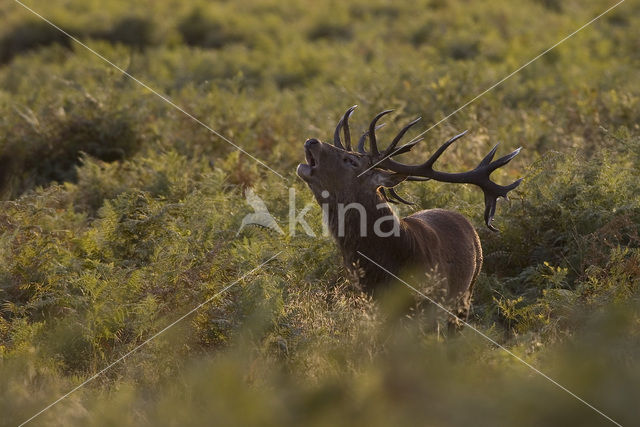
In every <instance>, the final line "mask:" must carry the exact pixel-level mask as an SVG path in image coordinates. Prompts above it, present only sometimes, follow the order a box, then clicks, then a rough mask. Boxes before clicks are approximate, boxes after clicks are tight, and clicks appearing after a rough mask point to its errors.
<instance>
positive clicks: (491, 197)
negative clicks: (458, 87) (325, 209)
mask: <svg viewBox="0 0 640 427" xmlns="http://www.w3.org/2000/svg"><path fill="white" fill-rule="evenodd" d="M355 108H356V106H353V107H351V108H349V109H348V110H347V111H346V112H345V114H344V115H343V116H342V118H341V119H340V121H339V122H338V125H337V126H336V129H335V133H334V138H333V145H330V144H327V143H324V142H320V141H319V140H317V139H315V138H312V139H308V140H307V141H306V142H305V144H304V148H305V156H306V160H307V163H306V164H300V165H299V166H298V170H297V173H298V176H300V178H302V179H303V180H304V181H305V182H306V183H307V185H308V186H309V187H310V188H311V191H312V192H313V194H314V196H315V197H316V199H317V200H318V201H319V202H324V201H327V200H331V199H333V200H336V201H339V202H343V203H351V202H362V201H363V200H364V199H371V198H372V197H373V198H376V199H377V198H382V199H383V200H385V201H388V202H391V203H397V202H401V203H406V204H411V203H410V202H407V201H406V200H404V199H403V198H402V197H400V196H399V195H398V194H397V193H396V192H395V190H394V188H393V187H395V186H396V185H398V184H400V183H401V182H403V181H428V180H434V181H440V182H451V183H458V184H474V185H476V186H478V187H480V188H481V189H482V191H483V192H484V196H485V211H484V219H485V223H486V225H487V227H488V228H489V229H491V230H492V231H497V229H496V228H495V227H494V226H493V225H492V221H493V217H494V215H495V211H496V203H497V199H498V198H499V197H504V198H507V194H508V192H509V191H511V190H513V189H514V188H516V187H517V186H518V185H519V184H520V182H521V181H522V179H518V180H517V181H515V182H513V183H511V184H509V185H505V186H503V185H498V184H496V183H495V182H493V181H491V180H490V178H489V177H490V175H491V173H492V172H493V171H495V170H496V169H498V168H499V167H501V166H504V165H506V164H507V163H509V162H510V161H511V159H513V158H514V157H515V156H516V155H517V154H518V153H519V152H520V148H518V149H517V150H515V151H513V152H511V153H509V154H507V155H506V156H504V157H501V158H499V159H498V160H495V161H492V160H493V157H494V155H495V152H496V150H497V148H498V145H497V144H496V146H495V147H493V149H492V150H491V151H490V152H489V153H488V154H487V155H486V156H485V157H484V158H483V159H482V160H481V161H480V163H478V166H476V167H475V168H474V169H472V170H470V171H467V172H459V173H448V172H440V171H437V170H434V169H433V164H434V163H435V161H436V160H437V159H438V158H439V157H440V156H441V155H442V153H443V152H444V151H445V150H446V149H447V148H448V147H449V146H450V145H451V144H453V143H454V142H455V141H456V140H458V139H460V138H461V137H463V136H464V135H465V134H466V131H465V132H463V133H461V134H459V135H456V136H454V137H453V138H451V139H450V140H448V141H447V142H445V143H444V144H443V145H442V146H441V147H440V148H439V149H438V150H436V152H435V153H433V155H432V156H431V157H430V158H429V159H428V160H427V161H426V162H424V163H421V164H417V165H408V164H404V163H400V162H397V161H395V160H393V159H392V157H394V156H397V155H399V154H403V153H407V152H409V151H411V149H412V148H413V147H414V146H415V145H416V144H417V143H418V142H420V141H421V140H422V139H416V140H413V141H410V142H409V143H407V144H405V145H401V146H399V147H397V145H398V143H399V142H400V140H401V139H402V137H403V136H404V134H405V133H406V132H407V131H408V130H409V129H410V128H411V127H412V126H414V125H415V124H416V123H418V121H419V120H420V119H419V118H418V119H416V120H414V121H412V122H411V123H409V124H407V125H406V126H405V127H404V128H402V129H401V130H400V132H399V133H398V134H397V135H396V137H395V138H394V139H393V140H392V141H391V143H390V144H389V146H388V147H387V148H386V149H385V150H384V151H382V152H381V151H380V150H379V149H378V145H377V139H376V130H378V129H379V128H381V127H382V126H384V125H378V124H377V123H378V120H379V119H380V118H381V117H383V116H385V115H387V114H389V113H391V112H392V111H393V110H385V111H383V112H381V113H379V114H378V115H376V116H375V117H374V118H373V120H372V121H371V123H370V124H369V128H368V130H367V131H366V132H365V133H364V134H363V135H362V137H361V138H360V139H359V141H358V144H357V147H356V150H357V151H353V150H352V147H351V135H350V130H349V118H350V117H351V114H352V113H353V111H354V110H355ZM341 134H343V135H344V144H343V141H342V139H341ZM367 140H369V151H366V150H365V143H366V141H367Z"/></svg>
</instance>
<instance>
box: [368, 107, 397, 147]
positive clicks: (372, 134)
mask: <svg viewBox="0 0 640 427" xmlns="http://www.w3.org/2000/svg"><path fill="white" fill-rule="evenodd" d="M392 111H393V110H384V111H383V112H381V113H378V114H377V115H376V116H375V117H374V118H373V120H371V123H370V124H369V145H370V146H371V153H372V154H373V155H374V156H377V155H379V154H380V151H378V144H377V143H376V122H377V121H378V120H380V117H382V116H384V115H387V114H389V113H391V112H392Z"/></svg>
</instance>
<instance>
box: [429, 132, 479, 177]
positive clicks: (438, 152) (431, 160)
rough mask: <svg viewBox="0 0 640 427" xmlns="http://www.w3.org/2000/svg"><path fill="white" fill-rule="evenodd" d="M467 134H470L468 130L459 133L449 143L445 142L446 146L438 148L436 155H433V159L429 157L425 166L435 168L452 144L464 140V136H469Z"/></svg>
mask: <svg viewBox="0 0 640 427" xmlns="http://www.w3.org/2000/svg"><path fill="white" fill-rule="evenodd" d="M467 132H469V131H468V130H465V131H464V132H462V133H459V134H458V135H456V136H454V137H453V138H451V139H450V140H448V141H447V142H445V143H444V144H442V145H441V146H440V148H438V149H437V150H436V152H435V153H433V155H432V156H431V157H429V160H427V161H426V162H425V163H424V165H425V166H427V167H429V168H430V167H431V166H433V164H434V163H435V161H436V160H438V158H439V157H440V156H441V155H442V153H444V151H445V150H446V149H447V148H449V146H450V145H451V144H453V143H454V142H456V141H457V140H458V139H460V138H462V137H463V136H465V135H466V134H467Z"/></svg>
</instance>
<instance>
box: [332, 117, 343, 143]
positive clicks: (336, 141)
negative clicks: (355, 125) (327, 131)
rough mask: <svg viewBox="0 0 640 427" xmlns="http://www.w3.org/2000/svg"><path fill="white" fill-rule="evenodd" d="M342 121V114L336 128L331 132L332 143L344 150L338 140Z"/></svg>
mask: <svg viewBox="0 0 640 427" xmlns="http://www.w3.org/2000/svg"><path fill="white" fill-rule="evenodd" d="M343 122H344V116H343V117H341V118H340V121H339V122H338V125H337V126H336V130H335V131H334V132H333V145H335V146H336V147H338V148H341V149H343V150H344V146H343V145H342V141H340V130H341V129H342V123H343Z"/></svg>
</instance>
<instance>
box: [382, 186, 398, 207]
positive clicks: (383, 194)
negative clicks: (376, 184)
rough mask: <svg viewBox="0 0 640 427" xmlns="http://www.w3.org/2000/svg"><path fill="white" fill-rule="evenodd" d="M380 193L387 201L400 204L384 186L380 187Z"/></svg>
mask: <svg viewBox="0 0 640 427" xmlns="http://www.w3.org/2000/svg"><path fill="white" fill-rule="evenodd" d="M380 194H382V198H383V199H384V201H385V202H389V203H393V204H394V205H397V204H398V202H396V201H395V200H393V199H392V198H390V197H389V195H388V194H387V192H386V191H385V189H384V188H382V187H380Z"/></svg>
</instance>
